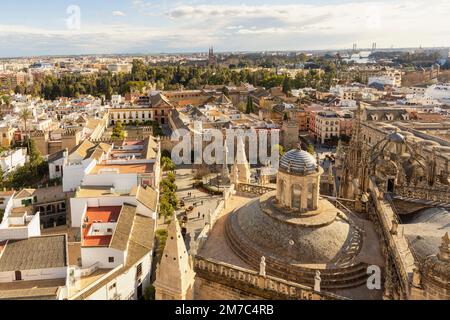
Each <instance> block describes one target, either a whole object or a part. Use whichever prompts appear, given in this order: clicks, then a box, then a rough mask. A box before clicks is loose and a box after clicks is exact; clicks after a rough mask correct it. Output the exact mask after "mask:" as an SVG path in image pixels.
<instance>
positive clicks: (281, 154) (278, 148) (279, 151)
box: [272, 144, 286, 157]
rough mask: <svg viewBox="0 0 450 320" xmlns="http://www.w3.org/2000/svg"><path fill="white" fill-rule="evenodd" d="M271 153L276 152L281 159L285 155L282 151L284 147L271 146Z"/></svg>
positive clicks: (278, 145) (279, 145)
mask: <svg viewBox="0 0 450 320" xmlns="http://www.w3.org/2000/svg"><path fill="white" fill-rule="evenodd" d="M272 152H278V154H279V155H280V157H282V156H284V154H285V153H286V150H285V149H284V147H283V146H282V145H281V144H276V145H274V146H273V148H272Z"/></svg>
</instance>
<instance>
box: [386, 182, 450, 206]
mask: <svg viewBox="0 0 450 320" xmlns="http://www.w3.org/2000/svg"><path fill="white" fill-rule="evenodd" d="M395 194H396V195H399V196H402V197H405V198H411V199H421V200H426V201H435V202H440V203H443V204H450V188H445V187H429V188H424V187H417V186H409V185H401V186H397V187H396V188H395Z"/></svg>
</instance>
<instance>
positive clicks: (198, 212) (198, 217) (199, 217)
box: [198, 211, 200, 219]
mask: <svg viewBox="0 0 450 320" xmlns="http://www.w3.org/2000/svg"><path fill="white" fill-rule="evenodd" d="M198 218H199V219H200V211H199V212H198Z"/></svg>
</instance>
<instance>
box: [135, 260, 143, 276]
mask: <svg viewBox="0 0 450 320" xmlns="http://www.w3.org/2000/svg"><path fill="white" fill-rule="evenodd" d="M141 275H142V263H139V264H138V265H137V267H136V279H137V278H139V277H140V276H141Z"/></svg>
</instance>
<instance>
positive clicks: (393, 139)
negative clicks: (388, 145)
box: [387, 132, 405, 143]
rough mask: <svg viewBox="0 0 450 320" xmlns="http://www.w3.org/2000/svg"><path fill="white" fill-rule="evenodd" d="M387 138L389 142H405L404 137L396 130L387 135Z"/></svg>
mask: <svg viewBox="0 0 450 320" xmlns="http://www.w3.org/2000/svg"><path fill="white" fill-rule="evenodd" d="M387 140H388V141H390V142H397V143H403V142H405V137H404V136H402V135H401V134H400V133H398V132H393V133H391V134H389V135H388V136H387Z"/></svg>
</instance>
